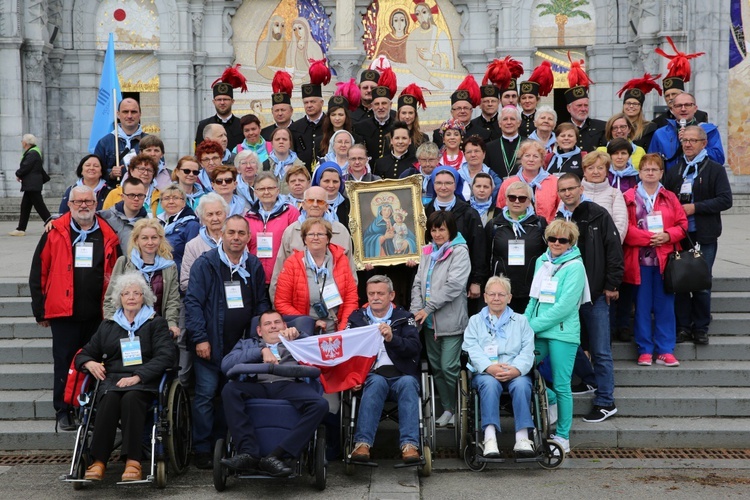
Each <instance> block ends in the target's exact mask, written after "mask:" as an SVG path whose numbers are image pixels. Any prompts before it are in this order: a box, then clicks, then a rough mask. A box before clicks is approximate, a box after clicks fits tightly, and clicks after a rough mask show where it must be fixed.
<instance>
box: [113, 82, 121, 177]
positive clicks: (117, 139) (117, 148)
mask: <svg viewBox="0 0 750 500" xmlns="http://www.w3.org/2000/svg"><path fill="white" fill-rule="evenodd" d="M115 92H117V89H112V97H113V99H112V107H113V108H114V109H113V113H112V116H114V117H115V118H114V121H115V167H116V168H117V171H118V172H119V174H118V175H117V184H120V178H121V177H122V172H121V171H120V134H118V133H117V94H116V93H115Z"/></svg>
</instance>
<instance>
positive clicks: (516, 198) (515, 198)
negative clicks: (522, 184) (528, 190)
mask: <svg viewBox="0 0 750 500" xmlns="http://www.w3.org/2000/svg"><path fill="white" fill-rule="evenodd" d="M528 199H529V197H528V196H516V195H514V194H509V195H508V201H510V202H512V203H516V202H520V203H526V201H527V200H528Z"/></svg>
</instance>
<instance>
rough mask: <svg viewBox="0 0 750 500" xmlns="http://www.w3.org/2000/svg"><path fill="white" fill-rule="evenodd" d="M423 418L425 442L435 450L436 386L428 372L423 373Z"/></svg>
mask: <svg viewBox="0 0 750 500" xmlns="http://www.w3.org/2000/svg"><path fill="white" fill-rule="evenodd" d="M422 416H423V421H424V433H425V436H424V440H425V441H426V442H427V443H428V444H429V446H430V448H431V449H435V436H436V434H435V418H436V417H435V384H434V383H433V381H432V377H431V376H430V375H429V374H428V373H427V372H422Z"/></svg>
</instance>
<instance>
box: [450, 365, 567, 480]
mask: <svg viewBox="0 0 750 500" xmlns="http://www.w3.org/2000/svg"><path fill="white" fill-rule="evenodd" d="M468 363H469V355H468V353H467V352H465V351H462V352H461V371H460V373H459V377H458V384H457V399H456V401H457V406H458V410H457V415H456V423H455V439H456V448H457V451H458V454H459V456H460V457H461V458H463V459H464V462H465V463H466V465H467V466H468V467H469V469H471V470H472V471H475V472H480V471H483V470H484V469H485V468H486V467H487V464H488V463H504V462H505V459H504V458H485V457H484V456H483V454H482V442H483V433H482V425H481V421H480V420H481V410H480V406H479V394H478V391H477V390H476V389H474V388H473V387H472V386H471V372H470V371H469V370H468V368H467V367H466V365H467V364H468ZM530 376H531V377H532V381H533V389H532V392H531V418H532V419H533V421H534V429H533V431H531V434H532V436H529V439H531V441H533V443H534V450H535V452H536V456H534V457H530V458H520V457H517V458H515V462H516V463H524V462H525V463H528V462H536V463H538V464H539V465H540V466H541V467H543V468H545V469H555V468H557V467H559V466H560V465H562V463H563V461H564V460H565V452H564V451H563V449H562V447H561V446H560V445H559V444H558V443H556V442H555V441H553V440H552V439H550V435H551V424H550V417H549V402H548V399H547V386H546V384H545V381H544V377H542V376H541V375H540V373H539V370H538V369H537V365H536V362H535V363H534V366H533V367H532V369H531V373H530ZM512 410H513V408H512V405H511V402H510V397H509V394H508V393H507V392H505V391H504V392H503V394H502V396H501V399H500V416H501V417H503V416H509V415H512ZM501 451H502V450H501Z"/></svg>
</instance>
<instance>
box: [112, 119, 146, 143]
mask: <svg viewBox="0 0 750 500" xmlns="http://www.w3.org/2000/svg"><path fill="white" fill-rule="evenodd" d="M112 133H113V134H114V132H112ZM141 134H143V128H141V124H140V123H139V124H138V129H137V130H136V131H135V132H133V133H132V134H130V135H128V134H126V133H125V131H124V130H123V129H122V126H121V125H117V137H119V138H120V139H124V140H125V148H126V149H131V147H130V141H132V140H133V139H134V138H135V137H136V136H138V135H141Z"/></svg>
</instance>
